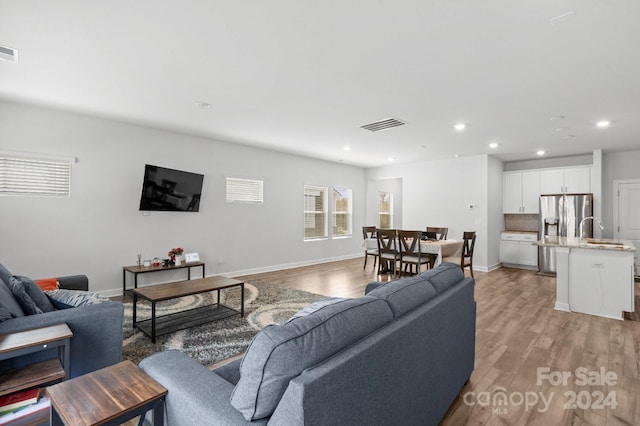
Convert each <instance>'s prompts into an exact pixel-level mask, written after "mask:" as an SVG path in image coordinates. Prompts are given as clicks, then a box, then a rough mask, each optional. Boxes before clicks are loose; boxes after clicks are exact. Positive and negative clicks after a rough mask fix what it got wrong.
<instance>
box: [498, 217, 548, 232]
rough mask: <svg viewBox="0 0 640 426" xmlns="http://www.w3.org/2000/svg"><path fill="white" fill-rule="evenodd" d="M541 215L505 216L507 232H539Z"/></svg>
mask: <svg viewBox="0 0 640 426" xmlns="http://www.w3.org/2000/svg"><path fill="white" fill-rule="evenodd" d="M539 217H540V216H539V215H537V214H505V215H504V226H505V230H506V231H537V230H538V221H539Z"/></svg>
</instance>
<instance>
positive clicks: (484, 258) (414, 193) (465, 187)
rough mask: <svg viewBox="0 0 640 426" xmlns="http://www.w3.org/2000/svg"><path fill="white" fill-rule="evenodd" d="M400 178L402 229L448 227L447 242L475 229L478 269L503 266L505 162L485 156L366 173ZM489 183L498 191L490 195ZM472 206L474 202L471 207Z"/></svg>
mask: <svg viewBox="0 0 640 426" xmlns="http://www.w3.org/2000/svg"><path fill="white" fill-rule="evenodd" d="M388 176H396V177H401V178H402V184H403V187H402V209H403V210H402V211H403V219H402V227H403V228H404V229H425V227H426V226H446V227H448V228H449V238H462V233H463V232H464V231H476V234H477V241H476V248H475V252H474V266H475V268H476V269H478V270H489V269H492V268H494V267H495V265H496V263H498V262H499V260H498V259H499V232H500V231H501V230H502V163H501V162H500V161H499V160H496V159H494V158H491V157H489V156H486V155H481V156H473V157H460V158H457V159H451V160H437V161H423V162H416V163H411V164H397V165H391V166H386V167H379V168H372V169H368V170H367V179H369V181H371V180H376V179H382V178H386V177H388ZM489 184H491V185H499V189H498V191H499V193H498V195H496V194H495V193H493V194H492V195H491V196H489V193H490V191H489V189H490V187H489ZM469 204H474V208H473V209H469V208H468V206H469Z"/></svg>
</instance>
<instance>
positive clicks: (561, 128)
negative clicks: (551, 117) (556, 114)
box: [556, 127, 567, 132]
mask: <svg viewBox="0 0 640 426" xmlns="http://www.w3.org/2000/svg"><path fill="white" fill-rule="evenodd" d="M565 130H567V129H566V128H564V127H557V128H556V132H564V131H565Z"/></svg>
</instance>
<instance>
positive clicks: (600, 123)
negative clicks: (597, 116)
mask: <svg viewBox="0 0 640 426" xmlns="http://www.w3.org/2000/svg"><path fill="white" fill-rule="evenodd" d="M610 125H611V122H610V121H607V120H602V121H598V122H597V123H596V126H598V127H599V128H601V129H604V128H605V127H609V126H610Z"/></svg>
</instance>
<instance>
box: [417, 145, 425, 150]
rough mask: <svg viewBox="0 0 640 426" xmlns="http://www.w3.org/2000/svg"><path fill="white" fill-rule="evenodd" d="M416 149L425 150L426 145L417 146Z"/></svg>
mask: <svg viewBox="0 0 640 426" xmlns="http://www.w3.org/2000/svg"><path fill="white" fill-rule="evenodd" d="M416 148H419V149H426V148H427V147H426V145H418V146H417V147H416Z"/></svg>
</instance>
